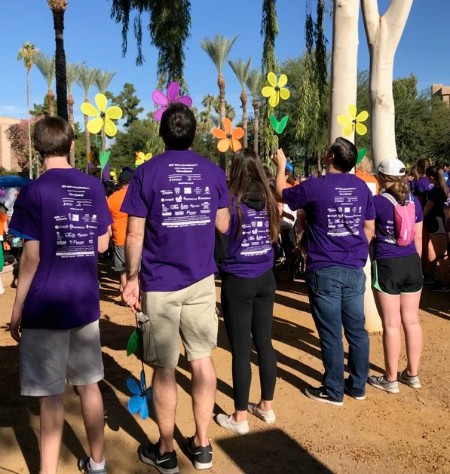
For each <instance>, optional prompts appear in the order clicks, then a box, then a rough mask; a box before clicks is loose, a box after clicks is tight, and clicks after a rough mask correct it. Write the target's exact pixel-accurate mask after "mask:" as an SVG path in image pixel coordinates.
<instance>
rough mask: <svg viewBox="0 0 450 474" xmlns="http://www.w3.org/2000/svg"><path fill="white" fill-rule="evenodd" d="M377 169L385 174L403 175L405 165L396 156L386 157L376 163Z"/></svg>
mask: <svg viewBox="0 0 450 474" xmlns="http://www.w3.org/2000/svg"><path fill="white" fill-rule="evenodd" d="M377 171H378V173H383V174H385V175H387V176H405V171H406V167H405V165H404V164H403V163H402V162H401V161H400V160H399V159H398V158H386V159H384V160H383V161H382V162H381V163H380V164H379V165H378V169H377Z"/></svg>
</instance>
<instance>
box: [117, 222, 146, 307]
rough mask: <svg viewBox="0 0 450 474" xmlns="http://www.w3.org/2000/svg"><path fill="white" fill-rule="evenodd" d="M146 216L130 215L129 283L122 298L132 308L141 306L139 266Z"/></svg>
mask: <svg viewBox="0 0 450 474" xmlns="http://www.w3.org/2000/svg"><path fill="white" fill-rule="evenodd" d="M144 234H145V217H136V216H128V226H127V238H126V242H125V261H126V272H127V284H126V285H125V288H124V289H123V292H122V299H123V300H124V301H125V303H126V304H127V305H128V306H130V308H131V309H132V310H136V309H138V307H139V267H140V264H141V258H142V248H143V245H144Z"/></svg>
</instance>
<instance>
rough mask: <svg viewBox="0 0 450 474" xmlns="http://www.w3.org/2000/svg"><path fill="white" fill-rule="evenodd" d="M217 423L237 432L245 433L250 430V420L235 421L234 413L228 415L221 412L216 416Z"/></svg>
mask: <svg viewBox="0 0 450 474" xmlns="http://www.w3.org/2000/svg"><path fill="white" fill-rule="evenodd" d="M216 421H217V423H218V424H219V425H220V426H221V427H222V428H225V429H226V430H230V431H233V432H234V433H236V434H239V435H244V434H247V433H248V432H249V429H248V421H247V420H245V421H240V422H237V421H234V419H233V415H227V414H226V413H220V414H219V415H217V416H216Z"/></svg>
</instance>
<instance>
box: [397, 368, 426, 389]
mask: <svg viewBox="0 0 450 474" xmlns="http://www.w3.org/2000/svg"><path fill="white" fill-rule="evenodd" d="M397 380H398V381H399V382H401V383H404V384H405V385H408V387H411V388H422V384H421V383H420V380H419V377H418V376H417V375H408V374H407V373H406V370H404V371H403V372H399V373H398V377H397Z"/></svg>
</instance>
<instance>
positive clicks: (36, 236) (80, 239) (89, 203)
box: [10, 168, 112, 329]
mask: <svg viewBox="0 0 450 474" xmlns="http://www.w3.org/2000/svg"><path fill="white" fill-rule="evenodd" d="M111 222H112V221H111V215H110V213H109V210H108V206H107V204H106V197H105V191H104V188H103V185H102V183H101V182H100V181H99V180H98V179H96V178H94V177H92V176H87V175H85V174H84V173H82V172H81V171H79V170H77V169H73V168H69V169H51V170H48V171H46V172H45V173H44V174H43V175H42V176H41V177H40V178H39V179H37V180H36V181H34V182H32V183H30V184H28V185H27V186H25V187H23V188H22V190H21V191H20V193H19V196H18V198H17V201H16V203H15V205H14V214H13V217H12V219H11V225H10V229H11V233H13V234H16V235H19V236H23V237H25V238H27V239H29V240H39V251H40V260H39V265H38V268H37V271H36V273H35V276H34V278H33V281H32V283H31V286H30V289H29V291H28V294H27V297H26V298H25V302H24V307H23V312H22V326H23V327H24V328H32V329H72V328H76V327H80V326H84V325H85V324H89V323H91V322H93V321H96V320H97V319H98V318H99V317H100V303H99V288H98V278H97V249H98V237H99V236H100V235H103V234H105V233H106V232H107V230H108V226H109V225H110V224H111Z"/></svg>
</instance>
